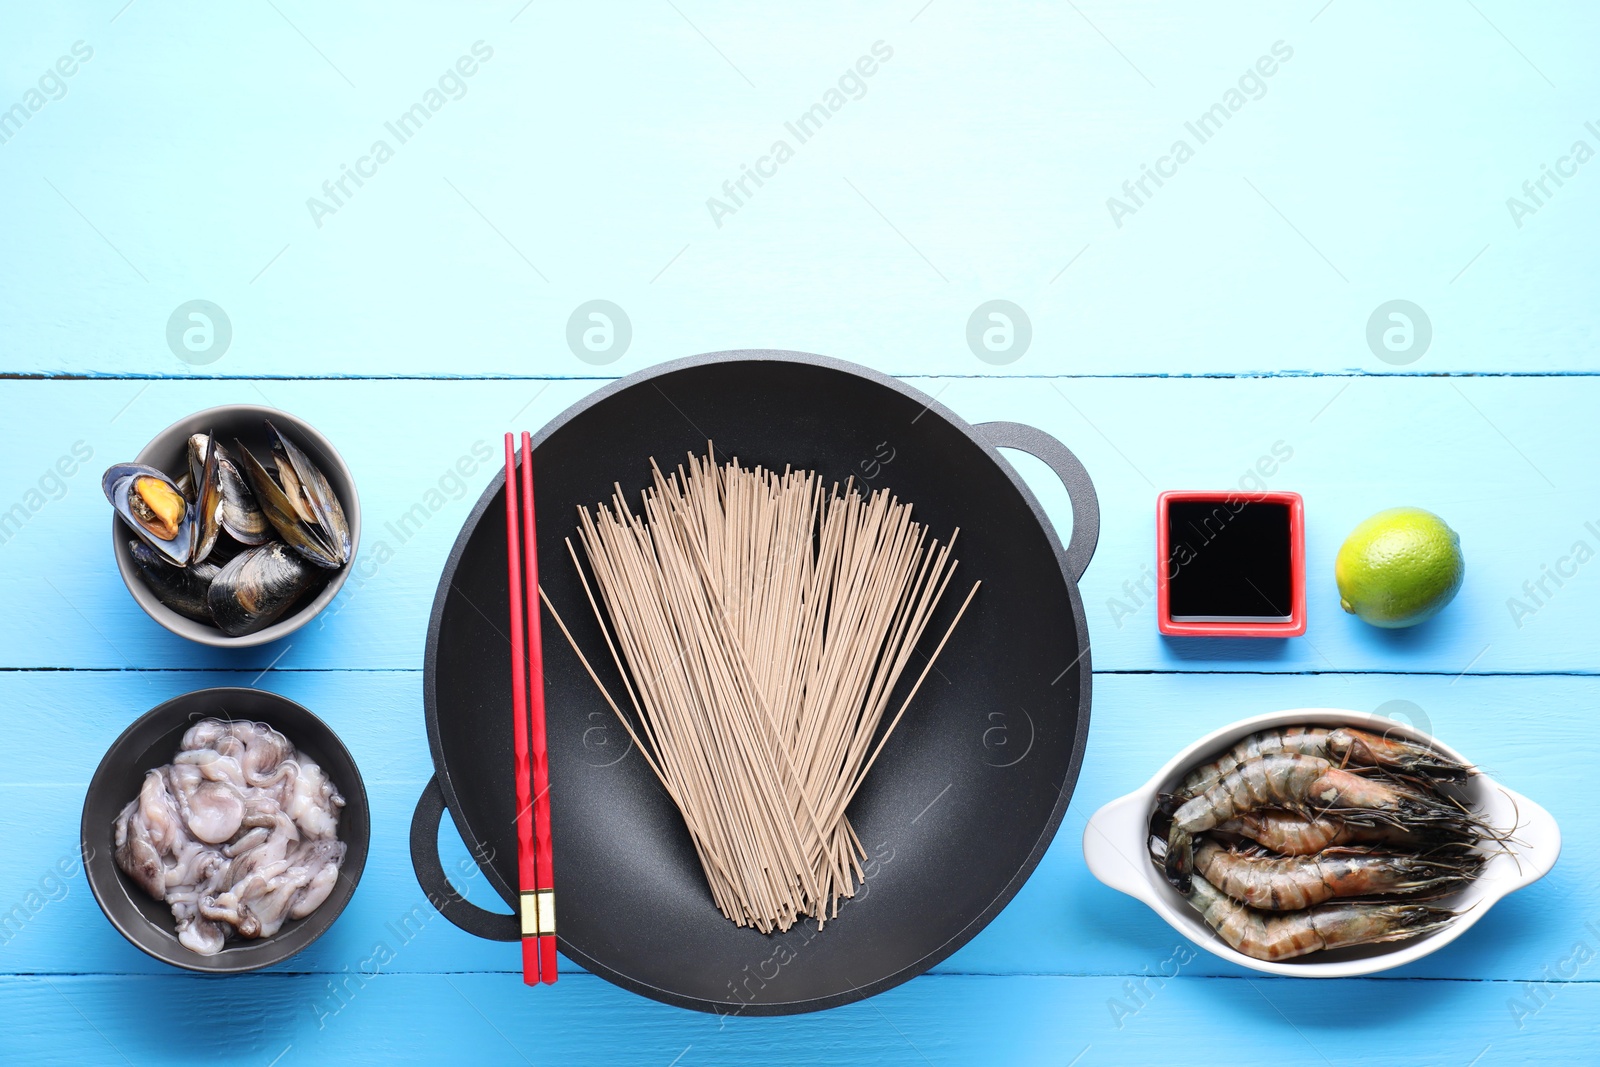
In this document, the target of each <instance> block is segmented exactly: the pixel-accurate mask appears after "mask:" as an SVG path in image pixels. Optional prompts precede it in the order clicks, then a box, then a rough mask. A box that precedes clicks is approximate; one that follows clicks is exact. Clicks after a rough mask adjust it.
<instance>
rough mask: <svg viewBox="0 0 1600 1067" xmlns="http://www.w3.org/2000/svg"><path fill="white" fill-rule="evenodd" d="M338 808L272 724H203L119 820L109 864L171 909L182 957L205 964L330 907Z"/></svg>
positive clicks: (309, 764) (340, 856) (339, 855)
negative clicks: (238, 940) (230, 945)
mask: <svg viewBox="0 0 1600 1067" xmlns="http://www.w3.org/2000/svg"><path fill="white" fill-rule="evenodd" d="M342 807H344V798H343V797H342V796H340V795H339V791H338V789H337V788H335V787H334V785H333V783H332V782H330V781H329V780H328V777H327V775H325V774H324V773H323V772H322V768H321V767H319V766H317V764H316V763H315V762H314V761H313V760H311V759H310V758H309V757H307V756H306V755H305V753H303V752H299V751H297V750H296V749H295V747H294V746H293V745H292V744H290V743H289V741H288V740H287V739H286V738H285V737H284V736H283V735H282V734H280V733H278V732H277V731H276V730H274V729H272V728H271V727H270V726H267V725H266V724H265V723H259V722H225V721H223V720H221V719H203V720H201V721H200V722H198V723H196V724H195V725H194V726H193V727H191V728H190V729H189V730H188V732H187V733H185V734H184V735H183V743H182V746H181V748H180V749H179V751H178V754H177V755H176V756H175V757H174V758H173V761H172V762H171V763H170V764H168V765H166V766H165V767H159V768H157V769H155V770H152V771H150V772H148V773H147V774H146V775H145V779H144V785H143V786H142V787H141V788H140V790H139V795H138V796H137V797H136V798H134V799H133V800H131V801H129V802H128V806H127V807H125V808H123V809H122V813H121V814H120V815H118V816H117V819H116V823H115V826H114V829H115V842H116V849H117V852H116V857H117V865H118V866H119V867H121V868H122V870H123V872H124V873H125V874H127V875H128V877H129V878H132V879H133V880H134V881H135V882H137V883H138V884H139V886H140V887H142V888H143V889H144V891H145V892H147V893H149V894H150V895H151V896H152V897H154V898H156V899H157V900H161V901H164V902H165V903H166V904H167V905H169V906H170V907H171V908H172V915H173V918H174V919H175V920H176V921H177V935H178V941H179V942H180V943H181V944H182V945H183V946H184V947H185V948H188V949H189V950H190V951H192V952H197V953H200V954H201V955H205V956H209V955H212V954H214V953H217V952H220V951H222V948H223V946H224V944H225V943H226V942H227V939H228V936H229V935H230V934H235V935H237V936H239V937H243V938H258V937H271V936H272V935H273V934H275V933H277V932H278V930H279V929H280V928H281V927H282V926H283V924H284V923H285V922H287V921H288V920H290V919H303V918H305V917H306V916H307V915H310V914H311V913H312V912H314V911H316V910H317V908H318V907H320V906H321V905H322V902H323V901H325V900H327V899H328V897H329V895H330V894H331V893H332V892H333V888H334V886H335V885H336V884H337V883H338V880H339V867H340V865H341V864H343V863H344V854H345V845H344V842H342V841H340V840H339V838H338V832H339V809H340V808H342Z"/></svg>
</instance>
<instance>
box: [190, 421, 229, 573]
mask: <svg viewBox="0 0 1600 1067" xmlns="http://www.w3.org/2000/svg"><path fill="white" fill-rule="evenodd" d="M195 436H196V437H199V438H200V451H199V453H198V454H196V453H195V450H194V440H193V439H191V440H190V442H189V477H190V479H191V480H192V481H193V482H194V486H195V488H194V495H193V497H192V500H193V503H194V525H195V530H194V542H195V543H194V547H193V549H192V551H191V552H190V554H189V559H190V562H191V563H195V562H200V561H202V560H204V559H206V558H207V557H208V556H210V555H211V549H212V547H213V546H215V545H216V543H217V535H218V534H220V533H221V532H222V487H221V485H219V484H218V480H217V458H218V457H217V448H216V445H215V444H214V442H213V439H212V437H211V435H209V434H196V435H195Z"/></svg>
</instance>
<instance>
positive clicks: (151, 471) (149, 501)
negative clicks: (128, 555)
mask: <svg viewBox="0 0 1600 1067" xmlns="http://www.w3.org/2000/svg"><path fill="white" fill-rule="evenodd" d="M113 476H115V477H113ZM101 487H102V488H104V489H105V490H106V496H107V497H109V498H110V500H111V506H112V507H113V508H114V509H116V512H117V514H118V515H119V516H120V517H121V518H122V521H123V522H125V523H126V524H127V525H128V528H129V529H131V530H132V531H133V532H134V533H136V534H138V535H139V538H140V539H141V540H142V541H144V542H145V544H147V545H149V546H150V547H151V548H154V549H155V550H156V551H158V552H160V553H161V554H162V556H164V557H166V559H167V560H168V561H169V562H171V563H173V564H175V565H177V566H179V567H185V566H188V564H189V560H190V559H191V557H192V556H193V551H194V537H195V526H196V524H195V517H194V509H193V508H192V507H190V505H189V501H188V498H187V497H185V495H184V493H183V490H182V489H180V488H178V485H177V483H176V482H174V481H173V480H172V479H171V478H168V477H167V476H166V475H165V474H162V473H161V472H160V471H158V470H156V469H155V468H154V467H145V466H142V465H141V464H135V463H122V464H117V465H116V466H114V467H112V468H111V469H110V470H108V471H106V473H105V477H104V478H103V479H102V480H101Z"/></svg>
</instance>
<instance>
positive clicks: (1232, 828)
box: [1215, 808, 1473, 856]
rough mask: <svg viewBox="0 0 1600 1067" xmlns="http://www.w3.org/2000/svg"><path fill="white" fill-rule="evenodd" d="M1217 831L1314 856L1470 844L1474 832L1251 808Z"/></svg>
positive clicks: (1285, 853)
mask: <svg viewBox="0 0 1600 1067" xmlns="http://www.w3.org/2000/svg"><path fill="white" fill-rule="evenodd" d="M1215 829H1216V830H1218V831H1220V832H1223V833H1229V834H1238V835H1239V836H1241V837H1248V838H1249V839H1250V840H1252V841H1254V842H1256V843H1257V844H1259V845H1265V846H1266V847H1267V848H1269V849H1271V850H1272V851H1274V852H1276V853H1278V854H1279V855H1283V856H1313V855H1315V854H1317V853H1318V852H1321V851H1322V850H1323V849H1325V848H1333V847H1335V846H1338V845H1388V846H1390V847H1393V848H1413V849H1432V848H1439V847H1444V846H1449V845H1453V844H1460V845H1470V844H1471V843H1472V840H1473V835H1471V834H1467V835H1465V836H1458V837H1454V838H1452V837H1451V836H1450V835H1449V834H1448V833H1445V832H1443V831H1441V832H1439V833H1437V834H1434V833H1425V832H1421V831H1417V830H1408V829H1406V828H1405V827H1403V826H1391V825H1389V824H1387V823H1379V824H1377V825H1376V826H1362V825H1360V824H1357V823H1350V822H1346V821H1345V820H1343V819H1341V818H1339V817H1338V816H1335V815H1297V814H1295V813H1294V812H1292V811H1274V810H1272V809H1270V808H1269V809H1266V810H1263V811H1252V812H1250V813H1248V814H1246V815H1241V816H1239V817H1238V818H1237V819H1229V820H1228V821H1227V822H1221V823H1218V824H1217V825H1216V827H1215Z"/></svg>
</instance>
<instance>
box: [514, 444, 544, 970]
mask: <svg viewBox="0 0 1600 1067" xmlns="http://www.w3.org/2000/svg"><path fill="white" fill-rule="evenodd" d="M516 466H517V458H516V452H515V450H514V443H513V440H512V436H511V434H509V433H508V434H506V570H507V572H508V573H507V578H508V583H507V584H508V585H509V587H510V590H511V722H512V728H511V732H512V736H513V738H514V740H515V743H516V770H515V774H514V777H515V779H516V789H517V890H518V900H519V902H520V904H521V907H520V908H518V914H519V915H520V916H521V922H522V980H523V982H525V983H526V984H528V985H537V984H538V983H539V957H540V951H539V949H540V945H539V941H540V938H539V936H538V934H539V921H538V916H539V909H538V878H537V875H536V873H535V872H536V870H537V864H536V862H535V859H536V853H535V850H534V840H533V833H534V832H533V822H534V819H533V801H532V799H531V797H530V795H529V782H530V777H529V767H528V689H527V683H528V675H527V666H526V658H527V642H526V641H525V635H524V633H523V628H522V617H523V602H522V598H523V584H522V539H521V537H520V535H519V526H518V520H519V518H520V516H519V514H518V509H517V476H516ZM534 625H535V626H537V625H538V608H537V606H536V607H535V608H534ZM540 688H541V689H542V688H543V687H542V686H541V687H540ZM540 703H541V705H542V704H543V700H542V699H541V701H540Z"/></svg>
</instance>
